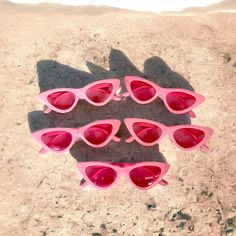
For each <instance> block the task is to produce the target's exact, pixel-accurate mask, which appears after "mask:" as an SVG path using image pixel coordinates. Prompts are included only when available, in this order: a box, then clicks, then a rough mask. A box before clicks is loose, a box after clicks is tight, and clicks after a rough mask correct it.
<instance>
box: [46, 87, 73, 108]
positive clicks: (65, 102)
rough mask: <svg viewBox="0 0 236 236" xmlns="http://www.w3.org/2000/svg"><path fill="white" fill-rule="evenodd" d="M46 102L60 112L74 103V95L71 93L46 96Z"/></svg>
mask: <svg viewBox="0 0 236 236" xmlns="http://www.w3.org/2000/svg"><path fill="white" fill-rule="evenodd" d="M47 99H48V102H49V103H50V104H52V105H53V106H54V107H56V108H57V109H60V110H67V109H69V108H70V107H71V106H72V105H73V104H74V102H75V95H74V94H73V93H71V92H66V91H62V92H56V93H52V94H50V95H48V97H47Z"/></svg>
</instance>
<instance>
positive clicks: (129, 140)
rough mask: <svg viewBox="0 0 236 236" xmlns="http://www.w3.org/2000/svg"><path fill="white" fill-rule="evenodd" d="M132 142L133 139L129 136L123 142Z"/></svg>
mask: <svg viewBox="0 0 236 236" xmlns="http://www.w3.org/2000/svg"><path fill="white" fill-rule="evenodd" d="M133 141H134V137H133V136H131V137H129V138H127V139H126V140H125V142H126V143H132V142H133Z"/></svg>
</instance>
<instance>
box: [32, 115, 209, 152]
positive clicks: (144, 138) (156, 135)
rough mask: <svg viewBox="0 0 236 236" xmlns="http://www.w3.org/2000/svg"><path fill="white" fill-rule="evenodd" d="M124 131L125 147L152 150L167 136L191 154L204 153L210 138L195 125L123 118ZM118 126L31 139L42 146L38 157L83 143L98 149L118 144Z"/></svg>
mask: <svg viewBox="0 0 236 236" xmlns="http://www.w3.org/2000/svg"><path fill="white" fill-rule="evenodd" d="M124 122H125V125H126V127H127V129H128V130H129V132H130V134H131V135H132V136H131V137H130V138H128V139H126V142H127V143H130V142H132V141H134V140H136V141H137V142H139V143H140V144H142V145H144V146H153V145H155V144H157V143H159V142H160V141H161V139H162V138H163V137H164V136H165V135H167V134H168V135H169V136H170V138H171V140H172V142H173V143H174V144H175V145H176V146H177V147H179V148H180V149H182V150H185V151H186V150H193V149H196V148H199V147H200V149H201V150H202V151H204V152H207V151H208V149H209V148H208V146H207V145H206V144H205V143H206V142H207V141H208V140H209V139H210V137H211V136H212V134H213V130H212V129H211V128H208V127H202V126H197V125H176V126H165V125H163V124H160V123H158V122H155V121H151V120H146V119H139V118H126V119H125V120H124ZM120 124H121V122H120V121H119V120H114V119H109V120H99V121H95V122H92V123H90V124H87V125H85V126H83V127H79V128H50V129H43V130H39V131H37V132H34V133H32V136H33V137H34V138H35V139H36V140H37V141H38V142H39V143H40V144H41V145H42V147H43V148H42V149H41V151H40V153H41V154H44V153H46V152H47V151H51V152H54V153H64V152H66V151H67V150H69V149H70V148H71V147H72V145H73V144H74V143H75V142H77V141H79V140H81V139H82V140H83V141H84V142H85V143H87V144H88V145H90V146H92V147H95V148H100V147H103V146H105V145H106V144H108V143H109V142H110V141H111V140H113V141H116V142H119V141H120V138H119V137H117V136H115V134H116V133H117V132H118V130H119V127H120Z"/></svg>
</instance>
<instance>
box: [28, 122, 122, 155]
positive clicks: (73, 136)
mask: <svg viewBox="0 0 236 236" xmlns="http://www.w3.org/2000/svg"><path fill="white" fill-rule="evenodd" d="M119 127H120V121H119V120H99V121H96V122H93V123H90V124H87V125H85V126H82V127H79V128H49V129H43V130H39V131H36V132H34V133H32V136H33V137H34V138H35V139H36V140H37V141H38V142H39V143H40V144H41V146H42V149H41V150H40V154H45V153H46V152H47V151H51V152H54V153H58V154H59V153H64V152H66V151H67V150H69V149H70V148H71V147H72V146H73V144H74V143H75V142H77V141H79V140H83V141H84V142H85V143H87V144H88V145H90V146H92V147H95V148H100V147H103V146H105V145H106V144H108V143H109V142H110V141H111V140H113V141H116V142H119V141H120V138H118V137H117V136H115V134H116V133H117V131H118V130H119Z"/></svg>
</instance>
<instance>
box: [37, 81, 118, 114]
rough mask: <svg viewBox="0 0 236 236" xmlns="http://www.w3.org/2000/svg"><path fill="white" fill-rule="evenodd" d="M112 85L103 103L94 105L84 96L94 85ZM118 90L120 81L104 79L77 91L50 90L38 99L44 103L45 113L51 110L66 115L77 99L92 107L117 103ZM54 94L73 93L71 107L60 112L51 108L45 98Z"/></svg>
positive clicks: (70, 89) (94, 103)
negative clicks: (83, 100)
mask: <svg viewBox="0 0 236 236" xmlns="http://www.w3.org/2000/svg"><path fill="white" fill-rule="evenodd" d="M103 83H104V84H107V83H109V84H112V86H113V90H112V92H111V94H110V96H109V97H108V98H107V99H106V100H104V101H103V102H101V103H96V102H93V101H91V100H90V99H89V98H88V96H87V94H86V91H87V90H88V89H89V88H91V87H93V86H95V85H98V84H103ZM119 88H120V80H119V79H113V78H110V79H106V80H99V81H95V82H93V83H90V84H88V85H86V86H84V87H82V88H78V89H75V88H58V89H52V90H48V91H45V92H42V93H40V94H39V99H40V100H41V102H42V103H44V104H45V105H46V106H47V108H46V109H45V111H44V112H45V113H49V112H51V111H52V110H53V111H56V112H59V113H67V112H70V111H72V110H73V109H74V108H75V106H76V105H77V103H78V101H79V99H85V100H86V101H87V102H88V103H90V104H92V105H94V106H104V105H106V104H107V103H108V102H109V101H111V100H112V99H113V100H115V101H119V100H120V98H119V96H117V95H116V93H117V91H118V89H119ZM56 92H70V93H73V94H74V96H75V101H74V103H73V105H72V106H71V107H69V108H68V109H65V110H62V109H58V108H57V107H55V106H53V105H52V104H51V103H50V102H49V101H48V100H47V97H48V96H49V95H50V94H53V93H56Z"/></svg>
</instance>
